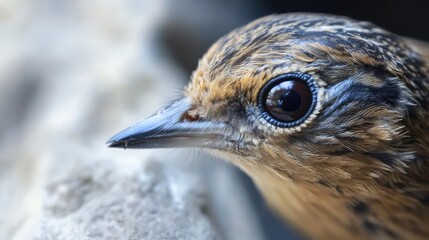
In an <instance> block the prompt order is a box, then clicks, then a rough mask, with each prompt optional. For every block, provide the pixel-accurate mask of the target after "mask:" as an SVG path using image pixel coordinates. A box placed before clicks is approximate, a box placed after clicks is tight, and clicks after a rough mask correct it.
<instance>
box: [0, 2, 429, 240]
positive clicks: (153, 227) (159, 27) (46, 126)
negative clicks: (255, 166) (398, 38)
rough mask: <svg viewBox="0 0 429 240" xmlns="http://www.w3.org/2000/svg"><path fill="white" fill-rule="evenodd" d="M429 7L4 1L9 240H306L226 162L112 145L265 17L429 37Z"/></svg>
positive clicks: (2, 185) (0, 220)
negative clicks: (218, 46)
mask: <svg viewBox="0 0 429 240" xmlns="http://www.w3.org/2000/svg"><path fill="white" fill-rule="evenodd" d="M426 2H427V1H424V0H421V1H410V0H409V1H401V2H400V1H395V2H394V1H387V0H384V1H359V2H357V1H355V2H350V1H340V0H337V1H334V0H331V1H329V0H326V1H298V0H284V1H280V0H268V1H262V0H247V1H245V0H229V1H226V0H201V1H191V0H181V1H175V0H158V1H149V0H111V1H102V0H93V1H84V0H0V48H1V54H0V133H1V134H0V239H250V240H252V239H255V240H265V239H302V237H301V236H300V235H299V233H297V232H296V231H294V230H293V228H292V227H290V226H288V225H287V224H283V223H282V222H280V221H279V219H277V218H276V217H275V216H274V215H273V214H271V212H270V211H269V210H268V209H267V207H266V206H265V203H264V202H263V200H262V199H261V197H260V196H259V194H258V192H257V190H256V189H255V188H254V186H253V184H252V182H251V181H250V180H249V178H248V177H246V176H245V175H244V174H242V173H241V172H240V171H239V170H237V169H235V168H234V167H231V166H229V165H228V164H226V163H224V162H222V161H221V160H218V159H212V158H211V157H209V156H206V155H204V154H203V153H201V152H199V151H187V150H185V151H179V150H144V151H133V150H127V151H123V150H117V149H107V148H106V147H105V145H104V142H105V141H106V140H107V139H108V138H109V137H111V136H112V135H113V134H114V133H116V132H118V131H119V130H122V129H123V128H125V127H127V126H128V125H130V124H132V123H134V122H136V121H138V120H140V119H143V118H144V117H146V116H148V115H150V114H151V113H153V112H154V111H155V110H156V109H158V108H159V107H160V106H162V105H163V104H165V103H166V102H167V101H168V100H169V99H171V98H172V96H177V95H178V94H180V90H181V89H182V88H183V86H184V85H185V84H186V83H187V82H188V81H189V76H190V74H191V72H192V70H193V69H195V67H196V65H197V62H198V59H199V58H200V57H201V56H202V54H203V53H204V52H205V51H206V50H207V48H208V47H209V46H210V44H211V43H213V42H214V41H215V40H216V39H217V38H219V37H221V36H222V35H224V34H226V33H227V32H229V31H231V30H232V29H234V28H236V27H238V26H241V25H243V24H245V23H247V22H249V21H251V20H253V19H256V18H258V17H261V16H264V15H267V14H272V13H283V12H324V13H332V14H339V15H346V16H349V17H353V18H357V19H360V20H365V21H371V22H374V23H376V24H377V25H379V26H382V27H383V28H385V29H388V30H390V31H392V32H395V33H397V34H400V35H404V36H408V37H413V38H417V39H421V40H429V31H428V30H427V26H426V25H427V23H429V14H427V12H428V10H429V7H428V5H427V3H426Z"/></svg>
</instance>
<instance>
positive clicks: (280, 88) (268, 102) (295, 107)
mask: <svg viewBox="0 0 429 240" xmlns="http://www.w3.org/2000/svg"><path fill="white" fill-rule="evenodd" d="M312 101H313V94H312V91H311V89H310V88H309V86H308V84H307V83H306V82H304V81H302V80H294V79H292V80H286V81H283V82H280V83H278V84H277V85H275V86H274V87H273V88H271V90H270V91H269V92H268V94H267V96H266V98H265V109H266V111H267V113H268V114H269V115H271V117H273V118H275V119H277V120H278V121H281V122H285V123H291V122H295V121H298V120H300V119H301V118H303V117H304V116H305V115H306V114H307V112H308V111H309V110H310V107H311V104H312Z"/></svg>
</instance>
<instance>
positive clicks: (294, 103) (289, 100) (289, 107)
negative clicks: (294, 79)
mask: <svg viewBox="0 0 429 240" xmlns="http://www.w3.org/2000/svg"><path fill="white" fill-rule="evenodd" d="M277 104H278V105H279V107H281V108H282V109H283V111H285V112H295V111H296V110H298V109H299V107H300V106H301V96H299V94H298V93H297V92H295V91H294V90H287V91H286V92H285V93H284V94H283V95H282V96H281V97H280V98H279V101H278V102H277Z"/></svg>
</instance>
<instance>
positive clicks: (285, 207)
mask: <svg viewBox="0 0 429 240" xmlns="http://www.w3.org/2000/svg"><path fill="white" fill-rule="evenodd" d="M428 67H429V47H428V45H426V43H424V42H420V41H418V40H413V39H409V38H406V37H401V36H399V35H396V34H394V33H391V32H389V31H387V30H384V29H383V28H381V27H378V26H377V25H375V24H372V23H370V22H366V21H360V20H355V19H351V18H348V17H343V16H336V15H329V14H316V13H287V14H274V15H269V16H265V17H262V18H259V19H257V20H254V21H253V22H251V23H249V24H247V25H245V26H242V27H239V28H237V29H235V30H233V31H232V32H230V33H229V34H227V35H225V36H224V37H222V38H220V39H219V40H217V41H216V42H215V43H214V44H213V45H212V46H211V47H210V48H209V50H208V51H207V52H206V54H205V55H204V56H203V57H202V58H201V59H200V61H199V62H198V66H197V69H196V70H195V71H194V72H193V73H192V76H191V81H190V82H189V84H188V85H187V86H186V87H185V89H184V91H183V96H182V97H181V98H175V99H173V100H172V101H171V102H170V103H169V104H167V105H166V106H165V107H164V108H162V109H161V110H160V111H159V112H158V113H156V114H155V115H152V116H151V117H149V118H147V119H145V120H143V121H140V122H138V123H136V124H135V125H132V126H130V127H129V128H126V129H125V130H123V131H121V132H119V133H118V134H116V135H114V136H113V137H112V138H111V139H110V140H108V141H107V145H108V146H109V147H115V148H141V149H145V148H200V149H204V150H206V151H207V152H209V153H211V154H214V155H216V156H219V157H221V158H223V159H225V160H226V161H228V162H230V163H232V164H233V165H236V166H238V167H239V168H240V169H241V170H243V171H244V172H245V173H246V174H247V175H249V176H250V178H251V179H252V180H253V182H254V183H255V185H256V186H257V188H258V189H259V191H260V192H261V193H262V195H263V197H264V199H265V200H266V202H267V203H268V205H269V206H271V208H272V209H273V211H274V212H275V213H277V214H278V215H279V216H280V217H281V218H282V219H285V221H287V222H288V223H290V224H292V225H293V226H295V227H296V228H297V229H298V230H299V231H301V232H302V233H303V234H304V236H306V237H309V238H310V239H428V238H429V227H428V226H429V162H428V161H429V137H428V136H429V71H428V69H429V68H428ZM232 197H233V196H232Z"/></svg>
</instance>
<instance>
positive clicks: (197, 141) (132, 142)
mask: <svg viewBox="0 0 429 240" xmlns="http://www.w3.org/2000/svg"><path fill="white" fill-rule="evenodd" d="M190 107H191V106H190V103H189V101H188V100H187V99H183V100H179V101H176V102H173V103H172V104H170V105H169V106H167V107H166V108H164V109H162V110H161V111H159V112H158V113H157V114H155V115H153V116H151V117H149V118H147V119H146V120H143V121H141V122H139V123H137V124H135V125H133V126H131V127H129V128H127V129H125V130H123V131H122V132H120V133H118V134H116V135H115V136H113V137H112V138H111V139H109V140H108V141H107V143H106V144H107V145H108V146H109V147H115V148H183V147H202V148H217V149H223V148H226V145H227V142H228V139H227V138H229V137H231V134H232V129H231V128H230V127H229V126H228V124H225V123H215V122H210V121H186V120H184V119H183V115H184V113H186V112H187V111H188V110H189V109H190ZM226 136H228V137H226Z"/></svg>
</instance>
